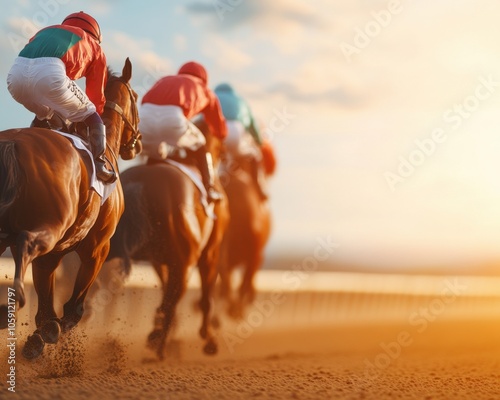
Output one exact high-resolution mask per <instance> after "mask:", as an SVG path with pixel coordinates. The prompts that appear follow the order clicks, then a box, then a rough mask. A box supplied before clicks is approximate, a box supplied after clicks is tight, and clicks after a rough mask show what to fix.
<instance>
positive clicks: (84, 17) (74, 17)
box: [62, 11, 102, 43]
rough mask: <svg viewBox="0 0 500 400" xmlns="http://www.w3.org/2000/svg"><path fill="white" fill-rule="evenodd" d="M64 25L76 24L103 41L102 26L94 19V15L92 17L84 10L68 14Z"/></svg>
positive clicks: (99, 40)
mask: <svg viewBox="0 0 500 400" xmlns="http://www.w3.org/2000/svg"><path fill="white" fill-rule="evenodd" d="M62 25H69V26H76V27H77V28H81V29H83V30H84V31H85V32H87V33H88V34H89V35H91V36H92V37H93V38H94V39H95V40H97V41H98V42H99V43H101V42H102V35H101V28H100V27H99V24H98V23H97V21H96V20H95V19H94V17H91V16H90V15H88V14H86V13H84V12H83V11H80V12H77V13H73V14H70V15H68V16H67V17H66V18H64V21H63V22H62Z"/></svg>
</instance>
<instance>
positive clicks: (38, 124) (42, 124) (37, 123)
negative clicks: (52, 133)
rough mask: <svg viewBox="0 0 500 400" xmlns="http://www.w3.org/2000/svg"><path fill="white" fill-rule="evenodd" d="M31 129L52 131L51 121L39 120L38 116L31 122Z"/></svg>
mask: <svg viewBox="0 0 500 400" xmlns="http://www.w3.org/2000/svg"><path fill="white" fill-rule="evenodd" d="M30 128H45V129H51V127H50V124H49V121H47V120H46V119H38V117H37V116H35V118H34V119H33V121H32V122H31V125H30Z"/></svg>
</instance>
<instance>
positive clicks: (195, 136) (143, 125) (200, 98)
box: [139, 61, 227, 201]
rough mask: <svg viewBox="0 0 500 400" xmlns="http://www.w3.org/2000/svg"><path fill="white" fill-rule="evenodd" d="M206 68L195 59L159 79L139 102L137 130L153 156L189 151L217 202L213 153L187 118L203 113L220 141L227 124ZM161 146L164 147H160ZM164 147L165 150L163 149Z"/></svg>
mask: <svg viewBox="0 0 500 400" xmlns="http://www.w3.org/2000/svg"><path fill="white" fill-rule="evenodd" d="M207 81H208V76H207V72H206V70H205V68H204V67H203V66H202V65H200V64H198V63H197V62H194V61H190V62H188V63H186V64H184V65H183V66H182V67H181V68H180V69H179V72H178V73H177V75H169V76H165V77H163V78H161V79H159V80H158V81H157V82H156V83H155V84H154V85H153V87H152V88H151V89H150V90H149V91H148V92H147V93H146V94H145V95H144V97H143V99H142V104H141V110H140V116H141V121H140V124H139V129H140V130H141V132H142V134H143V140H144V142H143V145H144V148H145V149H146V151H148V148H150V149H152V150H151V151H149V153H150V157H151V158H152V159H155V158H161V159H165V158H167V157H168V155H169V154H170V155H172V154H176V153H177V154H182V152H185V151H186V150H188V151H190V152H192V154H193V155H194V158H195V160H196V163H197V165H198V168H199V169H200V173H201V176H202V180H203V184H204V186H205V188H206V189H207V195H208V200H209V201H218V200H220V199H221V198H222V195H221V194H220V193H219V192H218V191H217V190H216V189H215V187H214V183H215V175H214V174H215V172H214V167H213V162H212V156H211V154H210V153H209V152H207V150H206V148H205V144H206V139H205V137H204V136H203V134H202V133H201V132H200V130H199V129H198V128H197V127H196V126H195V125H194V124H193V123H192V122H191V121H190V119H191V118H193V117H194V116H195V115H197V114H200V113H201V114H203V116H204V118H205V121H206V123H207V125H208V128H209V129H210V133H211V134H213V135H215V136H216V137H218V138H219V139H221V140H223V139H224V138H225V137H226V134H227V131H226V124H225V120H224V116H223V114H222V110H221V108H220V104H219V101H218V100H217V97H216V96H215V94H214V93H213V92H212V91H211V90H210V89H209V88H208V86H207ZM162 149H163V150H162ZM165 149H167V150H165Z"/></svg>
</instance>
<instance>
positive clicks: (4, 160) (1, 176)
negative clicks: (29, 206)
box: [0, 141, 21, 217]
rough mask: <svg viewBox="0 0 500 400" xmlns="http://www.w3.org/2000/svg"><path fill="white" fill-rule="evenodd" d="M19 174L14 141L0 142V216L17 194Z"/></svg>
mask: <svg viewBox="0 0 500 400" xmlns="http://www.w3.org/2000/svg"><path fill="white" fill-rule="evenodd" d="M20 175H21V171H20V169H19V163H18V162H17V158H16V148H15V143H14V142H12V141H10V142H0V217H2V216H3V215H4V214H5V213H6V212H7V210H8V209H9V207H10V206H11V205H12V204H13V203H14V201H15V200H16V198H17V196H18V191H19V187H20V185H19V177H20Z"/></svg>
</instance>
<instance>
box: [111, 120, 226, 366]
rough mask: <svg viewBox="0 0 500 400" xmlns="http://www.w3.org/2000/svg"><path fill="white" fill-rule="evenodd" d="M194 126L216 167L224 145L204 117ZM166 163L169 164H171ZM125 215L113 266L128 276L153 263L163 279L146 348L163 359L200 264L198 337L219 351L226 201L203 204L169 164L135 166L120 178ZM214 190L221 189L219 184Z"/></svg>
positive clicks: (113, 245) (211, 349)
mask: <svg viewBox="0 0 500 400" xmlns="http://www.w3.org/2000/svg"><path fill="white" fill-rule="evenodd" d="M196 125H197V126H198V128H200V130H201V131H202V132H203V134H204V135H205V137H206V140H207V143H206V147H207V150H208V151H209V152H210V153H211V154H212V158H213V160H214V164H216V163H217V161H218V159H219V153H220V149H221V146H222V142H221V141H220V140H219V139H218V138H216V137H215V136H214V135H209V134H207V133H208V127H207V125H206V122H204V120H203V119H199V120H197V121H196ZM167 161H168V160H167ZM121 179H122V184H123V191H124V197H125V205H126V207H125V212H124V214H123V216H122V218H121V220H120V222H119V224H118V227H117V230H116V233H115V235H114V236H113V238H112V239H111V250H110V253H109V256H108V262H109V263H112V265H109V267H108V262H107V263H106V267H105V269H107V270H108V268H113V269H115V270H118V271H120V272H119V273H120V274H121V276H124V277H126V276H127V275H128V274H129V273H130V270H131V263H132V261H144V262H148V263H150V264H151V265H152V266H153V267H154V269H155V271H156V272H157V275H158V277H159V278H160V281H161V290H162V301H161V304H160V306H159V307H158V308H157V310H156V314H155V318H154V328H153V330H152V331H151V333H150V334H149V335H148V339H147V345H148V347H149V348H150V349H151V350H153V351H154V352H155V353H156V356H157V357H158V358H159V359H160V360H162V359H164V357H165V346H166V342H167V338H168V334H169V331H170V330H171V328H172V324H173V322H174V320H175V314H176V307H177V304H178V302H179V300H180V299H181V297H182V295H183V294H184V292H185V290H186V285H187V278H188V276H187V274H188V270H189V269H190V267H194V266H196V265H197V266H198V270H199V274H200V277H201V300H200V302H199V306H200V309H201V311H202V314H203V319H202V324H201V328H200V331H199V333H200V336H201V337H202V339H205V345H204V347H203V351H204V352H205V354H215V353H217V350H218V347H217V342H216V340H215V336H214V326H212V311H213V309H212V293H213V288H214V285H215V281H216V279H217V264H218V259H219V251H220V243H221V241H222V238H223V233H224V230H225V227H226V226H227V220H228V215H227V199H226V198H225V197H224V196H223V199H222V200H221V201H219V202H217V203H215V204H214V203H211V204H210V205H209V209H208V210H207V208H206V207H204V206H203V204H202V203H203V197H202V196H203V195H202V193H201V191H200V190H199V189H198V187H197V186H196V185H195V183H194V181H193V180H192V179H191V178H190V177H188V175H186V174H185V173H184V172H182V171H181V170H180V169H178V168H177V167H175V166H173V165H170V164H168V163H167V162H165V161H158V162H153V161H152V160H151V159H150V160H149V161H148V163H147V164H144V165H138V166H134V167H131V168H129V169H127V170H125V171H124V172H123V174H122V175H121ZM216 187H217V188H218V189H220V190H222V188H221V185H220V181H217V180H216Z"/></svg>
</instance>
